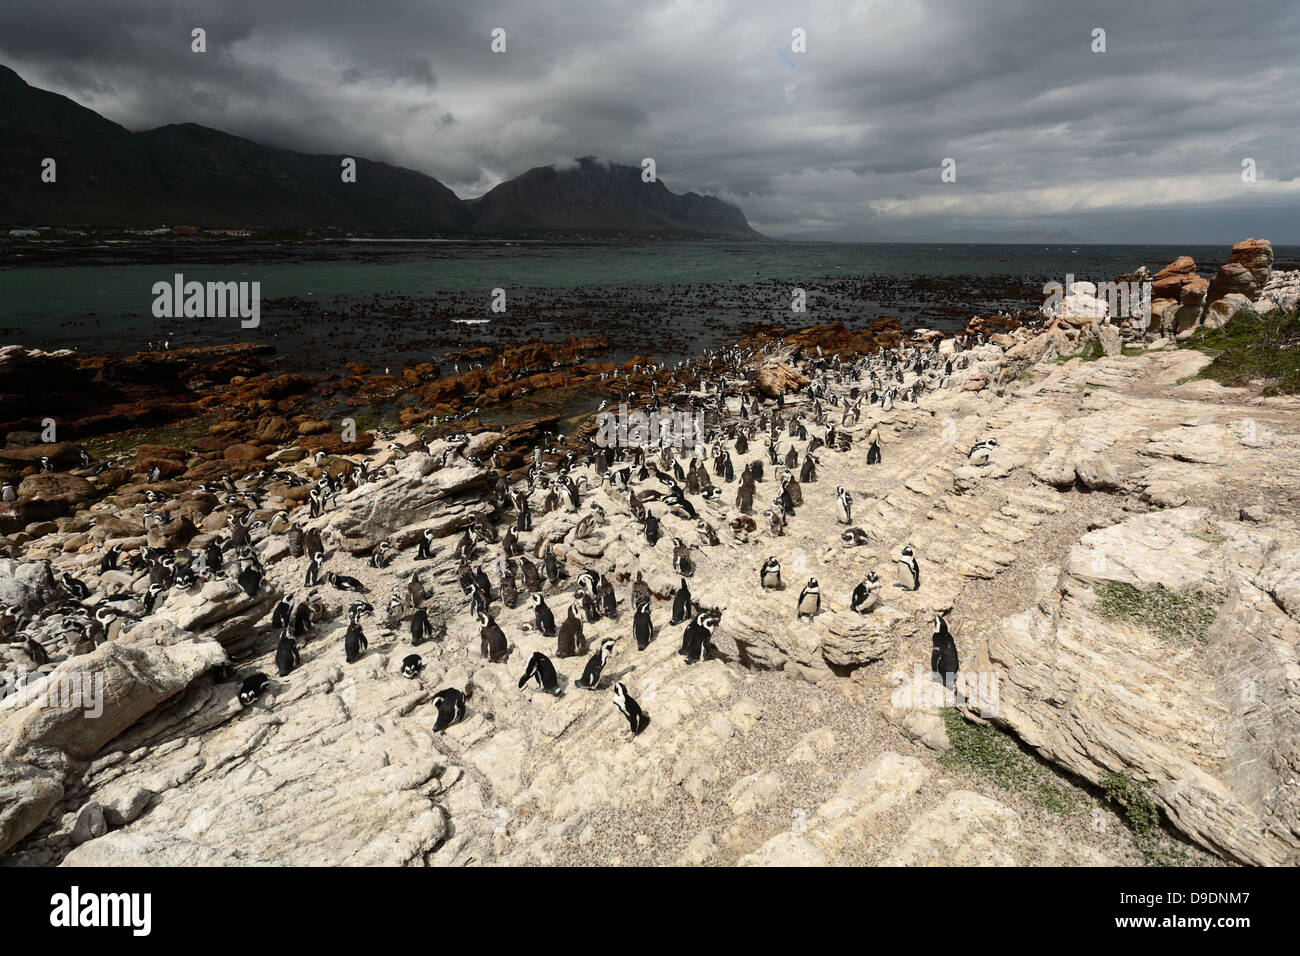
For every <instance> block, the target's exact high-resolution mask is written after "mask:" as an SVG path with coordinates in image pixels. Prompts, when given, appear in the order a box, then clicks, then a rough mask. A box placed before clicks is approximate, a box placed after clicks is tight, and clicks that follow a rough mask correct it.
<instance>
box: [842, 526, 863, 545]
mask: <svg viewBox="0 0 1300 956" xmlns="http://www.w3.org/2000/svg"><path fill="white" fill-rule="evenodd" d="M840 540H841V541H843V542H844V544H845V546H846V547H850V548H857V547H861V546H862V545H864V544H866V543H867V542H868V541H869V540H870V538H868V537H867V533H866V532H865V531H863V530H862V529H861V528H845V529H844V532H843V533H842V534H841V535H840Z"/></svg>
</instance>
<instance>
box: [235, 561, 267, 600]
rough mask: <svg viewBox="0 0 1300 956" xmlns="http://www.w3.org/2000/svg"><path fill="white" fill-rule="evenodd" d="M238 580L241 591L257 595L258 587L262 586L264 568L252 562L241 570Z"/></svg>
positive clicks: (250, 595) (249, 594)
mask: <svg viewBox="0 0 1300 956" xmlns="http://www.w3.org/2000/svg"><path fill="white" fill-rule="evenodd" d="M236 582H237V583H238V584H239V589H240V590H241V591H243V592H244V593H245V594H247V595H248V596H249V597H256V596H257V591H258V589H259V588H260V587H261V586H262V569H261V568H259V567H258V566H257V565H256V564H251V565H249V566H248V567H246V568H244V570H242V571H240V572H239V577H238V578H237V579H236Z"/></svg>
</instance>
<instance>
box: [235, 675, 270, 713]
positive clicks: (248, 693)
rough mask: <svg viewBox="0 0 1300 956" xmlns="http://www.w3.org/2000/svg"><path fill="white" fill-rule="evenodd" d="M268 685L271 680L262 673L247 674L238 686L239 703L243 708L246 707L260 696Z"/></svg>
mask: <svg viewBox="0 0 1300 956" xmlns="http://www.w3.org/2000/svg"><path fill="white" fill-rule="evenodd" d="M269 683H271V678H269V677H267V676H266V675H265V674H263V673H260V672H259V673H256V674H249V675H248V676H247V677H245V678H244V682H243V683H242V684H240V685H239V703H240V704H241V705H242V706H244V707H248V706H249V705H251V704H252V703H253V701H255V700H257V698H258V697H260V696H261V695H262V692H263V691H264V690H266V685H267V684H269Z"/></svg>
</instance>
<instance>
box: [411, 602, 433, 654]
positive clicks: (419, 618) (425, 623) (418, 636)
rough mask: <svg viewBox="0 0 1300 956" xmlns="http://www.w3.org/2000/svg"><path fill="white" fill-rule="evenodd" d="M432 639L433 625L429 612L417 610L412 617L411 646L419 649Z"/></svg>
mask: <svg viewBox="0 0 1300 956" xmlns="http://www.w3.org/2000/svg"><path fill="white" fill-rule="evenodd" d="M431 637H433V625H432V624H430V623H429V612H428V611H426V610H425V609H424V608H422V607H420V608H416V609H415V613H414V614H412V615H411V646H413V647H418V646H419V645H420V644H423V643H424V642H425V641H426V640H428V639H429V638H431Z"/></svg>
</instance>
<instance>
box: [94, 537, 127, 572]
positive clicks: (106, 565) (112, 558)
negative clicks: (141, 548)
mask: <svg viewBox="0 0 1300 956" xmlns="http://www.w3.org/2000/svg"><path fill="white" fill-rule="evenodd" d="M121 556H122V546H121V545H120V544H115V545H113V546H112V547H111V548H109V549H108V550H107V551H105V552H104V556H103V557H102V558H100V559H99V573H100V574H103V573H104V572H105V571H112V570H114V569H116V568H117V561H118V558H120V557H121Z"/></svg>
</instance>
